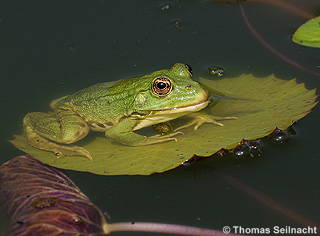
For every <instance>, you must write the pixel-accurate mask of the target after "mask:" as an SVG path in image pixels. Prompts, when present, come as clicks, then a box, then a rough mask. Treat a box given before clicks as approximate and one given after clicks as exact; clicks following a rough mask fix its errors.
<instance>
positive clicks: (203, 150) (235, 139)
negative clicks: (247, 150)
mask: <svg viewBox="0 0 320 236" xmlns="http://www.w3.org/2000/svg"><path fill="white" fill-rule="evenodd" d="M200 82H201V83H202V84H203V86H204V87H206V88H207V89H208V90H209V91H211V92H214V93H216V94H218V95H219V96H216V100H215V102H213V103H212V104H211V105H210V107H208V108H206V109H205V110H204V111H203V112H205V113H207V114H208V115H214V116H237V117H238V119H237V120H224V121H222V123H223V124H224V126H223V127H220V126H217V125H213V124H204V125H203V126H201V127H200V128H199V129H198V130H193V129H192V128H188V129H184V130H183V132H184V135H181V136H177V138H178V142H167V143H161V144H155V145H148V146H141V147H128V146H124V145H120V144H116V143H114V142H112V141H111V140H110V139H106V138H105V137H104V136H103V135H101V134H94V135H93V137H90V138H88V139H87V141H83V142H80V143H78V144H79V145H82V146H83V147H85V148H86V149H87V150H88V151H90V153H91V154H92V156H93V158H94V160H92V161H89V160H87V159H85V158H84V157H76V156H70V157H64V158H60V159H57V158H56V157H55V156H54V155H53V154H51V153H49V152H46V151H41V150H38V149H35V148H33V147H31V146H29V145H28V144H27V143H26V140H25V138H24V137H23V136H21V135H19V136H15V138H14V139H13V140H12V141H11V142H12V143H13V144H14V145H15V146H16V147H17V148H19V149H21V150H23V151H25V152H27V153H30V154H32V155H33V156H35V157H36V158H39V159H40V160H41V161H43V162H45V163H47V164H49V165H52V166H56V167H59V168H65V169H72V170H79V171H88V172H92V173H96V174H101V175H149V174H152V173H159V172H163V171H167V170H170V169H173V168H175V167H177V166H180V165H181V164H182V163H184V162H185V161H188V160H189V159H191V158H192V157H193V156H194V155H197V156H203V157H208V156H211V155H212V154H214V153H216V152H218V151H219V150H221V149H222V148H224V149H232V148H234V147H236V146H237V145H238V144H239V143H240V142H241V141H242V140H243V139H246V140H254V139H258V138H261V137H264V136H266V135H268V134H270V133H272V131H273V130H275V128H279V129H283V130H284V129H287V128H288V127H289V126H291V125H292V124H293V123H294V122H295V121H297V120H299V119H301V118H302V117H304V116H305V115H306V114H308V113H309V112H310V110H311V109H312V108H313V107H314V106H315V105H316V103H317V102H316V93H315V90H307V89H306V88H305V87H304V85H303V84H297V82H296V80H290V81H286V80H280V79H277V78H276V77H275V76H273V75H271V76H268V77H265V78H256V77H254V76H253V75H241V76H239V77H236V78H225V79H220V80H207V79H200ZM217 91H219V92H217ZM221 95H222V96H221ZM183 120H184V118H181V119H180V120H179V121H175V122H183Z"/></svg>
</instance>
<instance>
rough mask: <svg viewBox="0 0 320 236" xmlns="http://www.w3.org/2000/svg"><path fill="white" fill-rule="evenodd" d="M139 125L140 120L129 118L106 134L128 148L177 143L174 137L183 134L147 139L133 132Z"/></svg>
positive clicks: (155, 136) (175, 133) (156, 136)
mask: <svg viewBox="0 0 320 236" xmlns="http://www.w3.org/2000/svg"><path fill="white" fill-rule="evenodd" d="M138 123H139V120H134V119H130V118H127V119H124V120H122V121H121V122H120V123H118V124H117V125H115V126H113V127H112V128H111V129H108V130H106V133H105V134H106V136H107V137H110V138H112V139H113V140H114V141H116V142H118V143H121V144H124V145H127V146H143V145H149V144H155V143H163V142H167V141H177V139H176V138H173V136H176V135H177V134H182V132H174V133H171V134H168V135H154V136H150V137H147V136H144V135H140V134H137V133H134V132H133V130H134V127H136V125H137V124H138Z"/></svg>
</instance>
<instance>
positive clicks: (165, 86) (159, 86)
mask: <svg viewBox="0 0 320 236" xmlns="http://www.w3.org/2000/svg"><path fill="white" fill-rule="evenodd" d="M152 90H153V92H155V93H156V94H158V95H160V96H166V95H168V94H169V93H170V92H171V90H172V85H171V81H170V80H169V79H167V78H156V79H155V80H154V81H153V83H152Z"/></svg>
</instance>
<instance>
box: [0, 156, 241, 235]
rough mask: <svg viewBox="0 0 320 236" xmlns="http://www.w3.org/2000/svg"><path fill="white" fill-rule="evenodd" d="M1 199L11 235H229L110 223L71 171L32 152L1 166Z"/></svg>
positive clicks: (157, 225)
mask: <svg viewBox="0 0 320 236" xmlns="http://www.w3.org/2000/svg"><path fill="white" fill-rule="evenodd" d="M0 200H1V202H2V203H4V205H5V206H6V208H7V213H8V215H9V216H10V219H11V225H10V230H9V232H8V234H7V236H34V235H39V236H41V235H43V236H44V235H45V236H58V235H59V236H80V235H81V236H93V235H107V234H109V233H110V232H116V231H139V232H157V233H168V234H178V235H197V236H224V235H225V234H224V233H223V232H221V231H218V230H214V229H204V228H198V227H193V226H185V225H174V224H161V223H153V222H122V223H113V224H107V223H106V219H105V217H104V215H103V214H102V212H101V211H100V210H99V209H98V208H97V207H96V206H95V205H94V204H93V203H92V202H91V201H90V200H89V198H88V197H87V196H85V195H84V194H83V193H82V192H81V191H80V189H79V188H78V187H77V186H76V185H75V184H74V183H73V182H72V181H71V180H70V179H69V178H68V177H67V176H66V175H65V174H63V173H62V172H61V171H60V170H58V169H56V168H54V167H51V166H47V165H45V164H43V163H41V162H40V161H38V160H36V159H34V158H33V157H32V156H30V155H26V156H18V157H15V158H13V159H11V160H9V161H7V162H6V163H4V164H2V165H1V166H0ZM229 235H230V236H238V235H235V234H229Z"/></svg>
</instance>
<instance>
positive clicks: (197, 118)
mask: <svg viewBox="0 0 320 236" xmlns="http://www.w3.org/2000/svg"><path fill="white" fill-rule="evenodd" d="M187 117H190V118H191V119H192V120H191V121H189V122H188V123H186V124H184V125H181V126H179V127H177V128H176V129H175V130H174V131H178V130H181V129H185V128H188V127H190V126H193V125H194V130H197V129H198V128H199V127H200V126H201V125H203V124H206V123H210V124H215V125H218V126H224V125H223V124H222V123H220V122H218V121H217V120H235V119H238V117H236V116H214V115H208V114H203V113H200V112H196V113H191V114H189V115H187Z"/></svg>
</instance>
